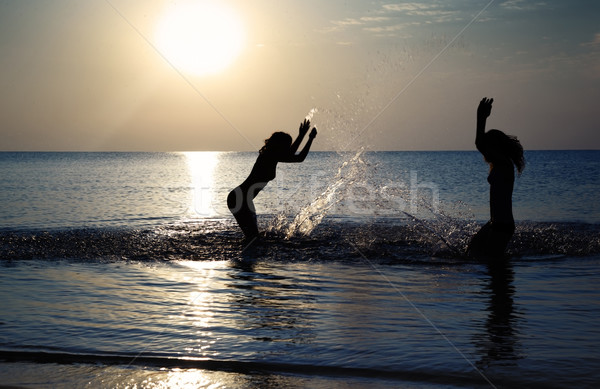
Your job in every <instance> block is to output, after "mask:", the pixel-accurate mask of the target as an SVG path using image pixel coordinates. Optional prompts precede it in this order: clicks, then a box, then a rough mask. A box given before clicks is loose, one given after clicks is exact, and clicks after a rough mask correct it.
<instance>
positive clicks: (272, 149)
mask: <svg viewBox="0 0 600 389" xmlns="http://www.w3.org/2000/svg"><path fill="white" fill-rule="evenodd" d="M309 128H310V121H309V120H306V119H305V120H304V122H303V123H302V124H300V129H299V133H298V137H297V138H296V140H295V141H294V143H292V137H291V136H290V135H289V134H286V133H285V132H275V133H273V135H271V137H270V138H269V139H267V140H265V145H264V146H263V147H262V148H261V149H260V151H259V154H258V158H257V159H256V162H255V163H254V167H253V168H252V171H251V172H250V175H249V176H248V178H246V180H245V181H244V182H242V183H241V184H240V186H238V187H237V188H235V189H234V190H232V191H231V192H230V193H229V195H228V196H227V206H228V207H229V210H230V211H231V213H232V214H233V216H235V220H237V222H238V224H239V225H240V227H241V228H242V232H243V233H244V237H245V238H246V239H247V240H251V239H254V238H256V237H257V236H258V225H257V223H256V211H255V210H254V202H253V200H254V198H255V197H256V195H257V194H258V193H259V192H260V191H261V190H262V189H263V188H264V187H265V186H266V185H267V183H268V182H269V181H271V180H273V179H274V178H275V170H276V167H277V162H302V161H304V159H305V158H306V155H307V154H308V151H309V150H310V146H311V144H312V141H313V139H314V138H315V137H316V136H317V129H316V128H313V129H312V131H311V132H310V135H309V137H308V141H307V142H306V145H304V148H303V149H302V151H301V152H300V153H299V154H296V151H297V150H298V147H299V146H300V143H302V139H304V136H305V135H306V133H307V132H308V129H309Z"/></svg>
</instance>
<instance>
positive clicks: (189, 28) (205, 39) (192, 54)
mask: <svg viewBox="0 0 600 389" xmlns="http://www.w3.org/2000/svg"><path fill="white" fill-rule="evenodd" d="M244 40H245V33H244V28H243V26H242V22H241V20H240V19H239V18H238V17H237V15H236V13H235V11H234V10H233V9H231V8H229V7H227V6H225V5H224V4H223V3H222V2H218V1H216V0H202V1H183V2H177V3H176V4H174V5H172V6H170V7H169V8H168V9H167V10H166V11H165V12H164V16H163V17H162V19H161V21H160V22H159V25H158V26H157V29H156V32H155V42H156V45H157V48H158V50H159V51H160V52H161V53H162V54H163V55H164V56H165V57H166V58H167V59H168V60H169V62H171V64H172V65H173V66H175V67H176V68H177V70H179V71H182V72H188V73H192V74H195V75H198V76H203V75H210V74H215V73H219V72H221V71H223V70H225V69H226V68H227V67H228V66H229V65H230V64H231V63H232V62H233V61H234V60H235V59H236V58H237V57H238V56H239V54H240V53H241V51H242V48H243V44H244Z"/></svg>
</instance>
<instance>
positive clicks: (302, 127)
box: [298, 119, 310, 136]
mask: <svg viewBox="0 0 600 389" xmlns="http://www.w3.org/2000/svg"><path fill="white" fill-rule="evenodd" d="M309 128H310V120H308V119H304V122H302V123H300V129H299V130H298V132H299V133H300V135H301V136H304V135H306V133H307V132H308V129H309Z"/></svg>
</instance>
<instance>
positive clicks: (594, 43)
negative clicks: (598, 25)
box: [581, 32, 600, 48]
mask: <svg viewBox="0 0 600 389" xmlns="http://www.w3.org/2000/svg"><path fill="white" fill-rule="evenodd" d="M581 46H586V47H592V48H600V32H598V33H596V35H594V38H593V39H592V40H591V41H590V42H584V43H582V44H581Z"/></svg>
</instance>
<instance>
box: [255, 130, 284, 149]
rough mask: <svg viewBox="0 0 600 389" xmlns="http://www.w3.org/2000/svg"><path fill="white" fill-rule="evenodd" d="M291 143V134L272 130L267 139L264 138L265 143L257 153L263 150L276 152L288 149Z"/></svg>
mask: <svg viewBox="0 0 600 389" xmlns="http://www.w3.org/2000/svg"><path fill="white" fill-rule="evenodd" d="M291 145H292V136H291V135H290V134H287V133H285V132H282V131H277V132H274V133H273V134H272V135H271V137H270V138H269V139H265V145H264V146H263V147H262V148H261V149H260V151H259V154H263V153H265V152H278V151H282V150H286V149H289V148H290V146H291Z"/></svg>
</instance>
